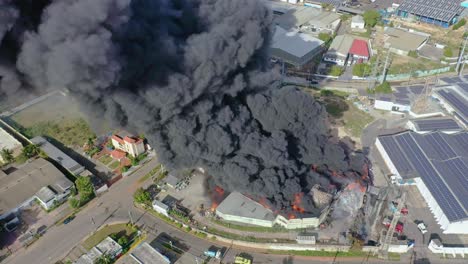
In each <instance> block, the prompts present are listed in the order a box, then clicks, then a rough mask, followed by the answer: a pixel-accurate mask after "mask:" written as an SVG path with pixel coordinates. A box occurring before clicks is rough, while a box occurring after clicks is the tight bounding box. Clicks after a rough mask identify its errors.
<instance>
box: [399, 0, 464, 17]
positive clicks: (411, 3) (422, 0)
mask: <svg viewBox="0 0 468 264" xmlns="http://www.w3.org/2000/svg"><path fill="white" fill-rule="evenodd" d="M461 1H462V0H430V1H428V0H405V1H403V3H401V5H400V7H398V10H401V11H404V12H408V13H411V14H415V15H418V16H425V17H429V18H433V19H437V20H441V21H444V22H451V21H452V19H453V18H454V17H455V16H457V15H460V14H461V13H462V12H463V10H464V8H463V7H462V6H461V5H460V3H461Z"/></svg>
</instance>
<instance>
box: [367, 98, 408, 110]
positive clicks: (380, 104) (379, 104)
mask: <svg viewBox="0 0 468 264" xmlns="http://www.w3.org/2000/svg"><path fill="white" fill-rule="evenodd" d="M374 108H375V109H379V110H385V111H392V112H408V111H411V102H410V101H406V100H395V99H394V98H391V97H385V96H382V97H379V98H377V99H375V101H374Z"/></svg>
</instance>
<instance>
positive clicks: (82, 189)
mask: <svg viewBox="0 0 468 264" xmlns="http://www.w3.org/2000/svg"><path fill="white" fill-rule="evenodd" d="M75 187H76V190H77V191H78V195H79V197H78V198H76V197H74V196H72V197H70V199H69V200H68V201H69V203H70V207H72V208H78V207H80V206H82V205H84V204H86V203H87V202H89V201H90V200H91V199H93V198H94V196H95V194H94V186H93V183H92V182H91V178H90V177H83V176H79V177H78V178H77V179H76V181H75Z"/></svg>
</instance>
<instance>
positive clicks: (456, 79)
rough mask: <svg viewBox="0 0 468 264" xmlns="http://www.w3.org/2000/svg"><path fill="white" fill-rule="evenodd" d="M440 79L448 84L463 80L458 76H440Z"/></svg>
mask: <svg viewBox="0 0 468 264" xmlns="http://www.w3.org/2000/svg"><path fill="white" fill-rule="evenodd" d="M440 80H441V81H444V82H446V83H448V84H455V83H462V82H463V80H462V79H460V77H442V78H440Z"/></svg>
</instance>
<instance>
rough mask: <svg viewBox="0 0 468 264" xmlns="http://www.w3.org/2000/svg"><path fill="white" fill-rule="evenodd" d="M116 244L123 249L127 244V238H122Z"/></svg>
mask: <svg viewBox="0 0 468 264" xmlns="http://www.w3.org/2000/svg"><path fill="white" fill-rule="evenodd" d="M117 243H118V244H119V245H121V246H122V247H125V246H126V245H127V244H128V238H127V237H126V236H122V237H120V238H119V239H118V240H117Z"/></svg>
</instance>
